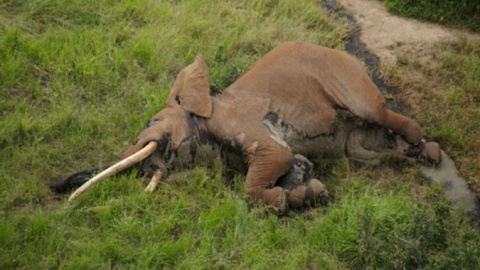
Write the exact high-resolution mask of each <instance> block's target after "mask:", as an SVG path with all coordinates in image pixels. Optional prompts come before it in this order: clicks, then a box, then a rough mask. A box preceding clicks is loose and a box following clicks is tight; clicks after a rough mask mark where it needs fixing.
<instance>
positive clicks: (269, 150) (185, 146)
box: [52, 41, 441, 211]
mask: <svg viewBox="0 0 480 270" xmlns="http://www.w3.org/2000/svg"><path fill="white" fill-rule="evenodd" d="M385 104H386V102H385V98H384V97H383V95H382V94H381V92H380V91H379V89H378V88H377V87H376V86H375V84H374V83H373V82H372V81H371V79H370V78H369V76H368V74H367V72H366V70H365V69H364V67H363V65H362V64H361V63H360V62H359V61H358V60H356V59H355V58H354V57H352V56H350V55H349V54H348V53H345V52H342V51H338V50H334V49H330V48H326V47H321V46H317V45H314V44H310V43H305V42H298V41H297V42H287V43H284V44H281V45H279V46H278V47H276V48H274V49H273V50H271V51H270V52H268V53H267V54H266V55H265V56H264V57H263V58H261V59H260V60H258V61H257V62H256V63H254V64H253V65H252V66H250V67H249V68H248V70H247V71H246V72H245V73H244V74H242V75H241V76H240V77H239V78H238V79H237V80H236V81H235V82H234V83H233V84H232V85H230V86H229V87H227V88H226V89H225V90H224V91H223V92H221V93H220V94H217V95H215V96H211V95H210V84H209V77H208V68H207V65H206V63H205V61H204V59H203V57H202V55H201V54H198V55H197V56H196V57H195V60H194V62H193V63H192V64H190V65H189V66H187V67H186V68H184V69H183V70H182V71H181V72H180V73H179V75H178V76H177V78H176V80H175V82H174V84H173V87H172V88H171V92H170V94H169V96H168V98H167V100H166V104H165V107H164V109H162V110H161V111H160V112H159V113H157V114H156V115H155V116H153V117H152V118H151V120H149V121H148V122H147V124H146V125H145V128H144V129H143V130H142V131H141V132H140V134H139V135H138V137H137V138H136V139H135V140H134V141H133V143H132V144H131V145H130V146H129V147H128V149H126V151H125V152H124V153H123V154H122V155H121V156H120V158H119V160H118V161H116V162H112V163H111V164H107V165H106V166H105V168H104V169H105V171H103V172H102V173H100V174H99V175H97V176H96V177H94V178H95V180H94V179H90V180H89V181H87V180H88V179H89V178H90V177H92V176H93V175H94V173H95V172H96V171H97V170H98V169H90V170H85V171H81V172H78V173H75V174H72V175H69V176H67V177H65V178H63V179H62V180H61V181H60V182H59V183H57V184H55V185H53V186H52V188H53V190H54V191H56V192H65V191H67V190H70V189H72V188H75V187H79V186H82V187H80V189H78V190H77V191H76V193H74V194H72V196H71V197H70V199H71V200H73V199H74V198H76V196H78V195H79V194H80V193H81V192H83V191H84V190H85V189H87V188H88V187H89V186H88V187H87V184H88V183H89V182H90V181H92V183H91V184H90V185H92V184H93V182H98V181H101V180H103V179H104V178H105V177H108V176H110V175H112V174H115V173H118V172H121V171H125V170H128V169H129V168H132V167H133V166H137V167H138V168H139V170H140V171H141V172H143V173H144V174H146V175H147V176H152V175H153V177H152V181H151V182H150V184H149V187H147V189H149V190H152V189H153V188H152V187H154V186H155V185H156V183H157V182H158V181H159V179H160V178H161V177H162V176H163V175H168V174H169V173H171V172H172V171H174V170H178V169H181V168H186V167H189V166H193V165H198V164H207V163H208V162H209V161H212V160H214V159H216V158H221V159H222V160H223V161H224V162H225V164H226V165H227V166H231V167H234V168H238V169H239V170H242V168H244V171H245V172H246V179H245V184H244V185H245V191H246V193H247V194H248V195H249V196H250V197H251V198H252V199H253V200H254V201H257V202H259V203H262V204H265V205H266V206H268V207H271V208H273V209H276V210H279V211H284V210H285V209H287V208H289V207H290V208H299V207H304V206H309V205H314V204H315V202H321V201H322V200H324V199H325V198H326V197H327V196H328V192H327V190H326V187H325V185H324V184H323V183H322V182H321V181H320V180H318V179H315V178H312V177H311V171H312V168H313V164H312V162H310V161H309V159H311V158H313V157H320V158H321V157H326V156H333V157H339V156H344V155H347V156H348V157H349V158H352V159H354V160H358V161H361V162H367V163H378V162H380V161H382V160H383V159H384V158H387V157H389V156H398V157H402V158H408V159H419V160H425V161H427V162H429V163H431V164H439V163H440V160H441V154H440V147H439V145H438V144H437V143H435V142H426V140H425V139H423V137H422V131H421V128H420V126H419V124H418V123H417V122H415V121H414V120H412V119H410V118H407V117H405V116H403V115H401V114H398V113H395V112H393V111H391V110H389V109H387V108H385ZM135 164H137V165H135ZM138 164H140V165H138ZM82 188H83V189H82Z"/></svg>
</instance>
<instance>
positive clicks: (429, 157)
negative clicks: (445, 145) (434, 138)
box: [408, 142, 442, 165]
mask: <svg viewBox="0 0 480 270" xmlns="http://www.w3.org/2000/svg"><path fill="white" fill-rule="evenodd" d="M408 155H409V156H415V157H418V158H419V159H420V160H422V161H425V162H428V163H432V164H434V165H438V164H440V162H441V161H442V154H441V149H440V145H439V144H438V143H436V142H421V143H420V144H419V145H418V146H413V147H412V148H411V149H409V151H408Z"/></svg>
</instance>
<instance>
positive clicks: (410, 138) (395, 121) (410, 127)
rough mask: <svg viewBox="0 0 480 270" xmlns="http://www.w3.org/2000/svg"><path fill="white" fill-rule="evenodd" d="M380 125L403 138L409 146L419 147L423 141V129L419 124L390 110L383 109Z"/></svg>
mask: <svg viewBox="0 0 480 270" xmlns="http://www.w3.org/2000/svg"><path fill="white" fill-rule="evenodd" d="M379 124H380V125H381V126H383V127H385V128H389V129H391V130H392V131H393V132H394V133H396V134H398V135H400V136H402V137H403V138H404V139H405V140H406V141H407V142H408V143H409V144H412V145H419V144H420V142H421V140H422V129H421V128H420V125H418V123H417V122H415V121H413V120H412V119H409V118H407V117H405V116H403V115H401V114H398V113H395V112H393V111H391V110H389V109H386V108H383V112H382V117H381V119H380V123H379Z"/></svg>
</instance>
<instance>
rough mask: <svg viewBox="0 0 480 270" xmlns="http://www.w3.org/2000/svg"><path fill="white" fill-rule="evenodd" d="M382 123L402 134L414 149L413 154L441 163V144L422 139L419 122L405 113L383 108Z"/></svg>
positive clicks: (411, 153)
mask: <svg viewBox="0 0 480 270" xmlns="http://www.w3.org/2000/svg"><path fill="white" fill-rule="evenodd" d="M383 112H384V113H383V117H382V119H381V125H382V126H384V127H386V128H389V129H391V130H392V131H393V132H395V133H397V134H398V135H400V136H402V137H403V138H404V139H405V140H406V141H407V142H408V143H409V144H411V145H412V149H411V150H410V151H409V152H410V155H411V156H416V157H419V158H421V159H425V160H426V161H428V162H432V163H434V164H439V163H440V161H441V154H440V146H439V145H438V144H437V143H434V142H425V141H422V130H421V128H420V125H418V123H417V122H415V121H413V120H412V119H409V118H407V117H405V116H403V115H400V114H397V113H395V112H392V111H390V110H388V109H386V108H384V109H383Z"/></svg>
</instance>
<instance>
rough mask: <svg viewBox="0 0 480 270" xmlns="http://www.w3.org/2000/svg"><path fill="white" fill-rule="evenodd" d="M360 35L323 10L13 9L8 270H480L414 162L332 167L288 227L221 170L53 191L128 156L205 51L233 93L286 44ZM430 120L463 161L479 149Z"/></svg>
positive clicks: (477, 254) (4, 13) (0, 113)
mask: <svg viewBox="0 0 480 270" xmlns="http://www.w3.org/2000/svg"><path fill="white" fill-rule="evenodd" d="M349 31H350V30H349V29H348V27H347V26H346V23H345V22H343V21H338V20H334V19H330V18H328V17H327V16H326V15H325V14H324V13H322V12H321V9H320V3H319V2H318V1H313V0H299V1H268V0H263V1H262V0H257V1H234V0H231V1H206V0H197V1H194V0H186V1H153V0H150V1H149V0H130V1H128V0H125V1H91V0H85V1H79V0H25V1H11V0H0V151H1V152H0V254H1V255H0V269H111V268H114V269H146V268H151V269H160V268H166V269H305V268H308V269H366V268H370V269H396V268H406V269H413V268H427V269H428V268H431V269H432V268H435V269H442V268H443V269H452V268H459V269H461V268H463V269H474V268H475V267H477V266H478V265H479V264H480V247H479V246H478V243H479V242H480V234H479V233H478V231H477V230H475V229H473V228H471V227H470V226H469V224H468V221H467V218H466V217H465V216H464V215H462V213H461V212H460V211H455V210H452V209H451V208H450V206H449V205H448V203H446V202H445V201H444V199H443V197H442V195H441V194H442V193H441V191H440V190H439V188H437V187H430V186H428V185H425V184H424V183H423V181H422V180H421V179H419V178H418V176H417V171H416V169H415V167H414V166H408V165H404V166H402V165H396V166H394V167H395V169H392V168H390V167H380V168H375V169H372V168H365V167H363V166H360V165H358V164H355V163H352V162H350V161H348V160H346V159H341V160H322V161H321V162H320V163H319V166H318V167H317V172H316V173H317V175H318V176H319V177H320V178H321V179H322V180H324V181H325V183H326V184H327V186H328V187H329V189H330V193H331V197H332V198H331V202H330V204H329V206H327V207H318V208H315V209H310V210H307V211H304V212H302V213H294V212H290V213H287V214H286V215H283V216H277V215H274V214H272V213H269V212H268V211H267V210H266V209H265V208H263V207H262V206H259V205H257V204H255V203H253V202H252V201H250V199H249V198H247V197H246V196H245V195H244V192H243V180H244V178H243V176H240V175H238V176H236V177H235V178H234V179H226V178H224V177H222V170H223V168H222V166H221V164H217V165H216V166H214V167H213V168H210V169H206V168H196V169H194V170H192V171H185V172H183V173H182V174H181V175H180V176H178V177H176V178H175V179H171V181H169V182H168V183H164V184H162V185H161V186H160V188H159V190H158V191H157V192H155V193H154V194H146V193H144V192H143V186H142V184H141V183H140V182H139V181H135V174H134V173H132V174H130V175H123V176H118V177H114V178H113V179H110V180H109V181H106V182H104V183H102V184H99V185H98V186H96V187H95V188H93V189H92V190H91V191H89V192H87V193H86V194H84V195H82V196H81V198H80V199H79V201H78V202H75V203H72V204H68V203H67V202H66V197H64V196H55V195H53V194H52V193H51V192H50V191H49V190H48V186H49V184H51V183H53V182H55V181H56V180H58V179H59V178H61V177H62V176H64V175H65V174H68V173H72V172H74V171H77V170H80V169H85V168H90V167H95V166H98V165H101V164H104V163H106V162H109V161H111V160H114V159H116V157H117V156H118V155H119V154H120V153H121V152H122V151H123V150H124V149H125V148H126V146H127V145H128V144H129V143H130V142H131V140H132V139H133V138H134V137H135V136H136V134H137V133H138V132H139V131H140V130H141V129H142V127H143V125H144V123H145V122H146V120H147V119H149V118H150V116H151V115H153V114H154V113H155V112H157V111H158V110H160V109H161V108H162V106H163V102H164V100H165V98H166V96H167V95H168V92H169V89H170V86H171V85H172V83H173V80H174V79H175V77H176V75H177V73H178V72H179V71H180V70H181V69H182V68H183V67H185V66H186V65H188V64H189V63H190V62H191V61H192V59H193V57H194V56H195V55H196V54H197V53H199V52H201V53H202V54H203V55H204V57H205V59H206V62H207V64H208V66H209V68H210V80H211V84H212V91H220V89H223V88H225V87H226V86H228V85H229V84H230V83H231V82H232V81H234V80H235V78H236V77H237V76H238V75H239V74H241V73H242V72H243V71H244V70H245V69H246V68H247V67H248V65H250V64H251V63H253V62H254V61H255V60H257V59H259V58H260V57H261V56H262V55H263V54H265V53H266V52H268V51H269V50H270V49H272V48H273V47H275V46H276V45H278V44H280V43H282V42H284V41H289V40H303V41H308V42H312V43H315V44H319V45H324V46H328V47H332V48H338V49H343V41H342V39H343V38H344V37H345V36H346V35H348V33H349ZM451 46H452V47H448V48H446V49H448V50H450V51H451V52H452V54H453V53H455V54H454V56H452V57H450V58H449V55H448V54H445V55H444V56H443V57H444V59H445V61H446V62H445V63H446V66H445V70H446V71H445V72H450V70H452V72H453V71H457V73H455V72H454V73H452V74H453V75H451V78H454V79H452V81H457V84H460V86H458V87H460V88H461V89H470V88H468V87H470V86H471V87H473V89H474V91H478V89H479V86H478V78H479V77H480V76H478V69H476V68H477V67H478V62H473V63H470V62H469V61H470V60H469V59H470V54H475V55H476V54H477V53H478V50H475V49H474V48H473V49H472V50H463V49H457V48H464V47H465V48H469V47H468V46H472V45H469V43H467V44H466V45H464V46H463V47H455V46H454V45H451ZM477 48H478V47H477ZM449 59H450V60H449ZM456 59H457V60H458V59H463V60H461V61H462V62H461V63H462V65H461V68H460V66H459V65H456V64H455V61H457V60H456ZM449 61H453V62H452V64H451V65H450V66H449V65H447V64H448V63H449ZM474 61H477V60H474ZM463 68H465V69H466V70H468V72H463ZM471 70H475V71H473V73H470V71H471ZM470 77H471V79H470V80H465V79H464V78H470ZM463 83H465V84H466V85H463ZM457 84H455V85H457ZM475 89H476V90H475ZM452 91H453V90H452ZM471 93H474V92H471V91H468V92H466V94H465V95H466V96H467V97H472V95H473V101H471V102H472V103H471V104H470V105H469V106H471V107H473V105H472V104H478V103H475V102H478V100H477V99H476V98H477V97H478V95H477V94H478V93H477V94H471ZM475 100H476V101H475ZM445 102H447V103H448V104H450V103H451V102H452V101H451V100H446V101H445ZM458 106H459V108H460V107H461V106H462V104H458ZM469 108H470V107H469ZM472 110H473V109H472ZM474 112H475V111H474ZM476 112H477V113H478V110H477V111H476ZM457 113H458V114H462V116H463V113H462V112H460V111H459V112H457ZM477 116H478V114H477ZM465 117H467V116H465ZM478 117H480V116H478ZM449 121H453V120H449ZM423 122H424V123H425V124H426V130H427V135H428V136H431V137H433V138H438V139H439V140H442V142H443V143H445V145H446V147H450V148H451V149H452V150H453V151H460V150H461V149H462V147H469V145H465V146H462V145H458V144H456V141H455V140H454V139H451V138H450V137H448V136H446V135H445V136H441V135H438V134H442V133H438V132H436V130H443V129H441V128H440V129H439V128H437V127H436V124H440V125H441V123H443V122H434V121H432V122H428V119H424V120H423ZM468 122H469V121H468V118H465V120H462V121H459V123H465V124H468ZM477 123H478V122H477ZM472 125H473V124H472ZM456 128H457V126H454V127H452V129H456ZM461 128H464V126H463V124H462V125H460V124H459V126H458V129H461ZM454 131H455V130H454ZM452 132H453V131H452ZM458 132H464V131H461V130H459V131H458ZM465 132H467V131H465ZM470 132H473V131H470ZM448 134H449V133H447V135H448ZM472 136H473V135H472ZM453 138H455V136H453ZM461 139H462V138H459V139H458V141H460V142H461V141H462V140H461ZM471 144H473V143H471ZM475 151H476V150H475ZM477 153H478V152H477Z"/></svg>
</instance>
